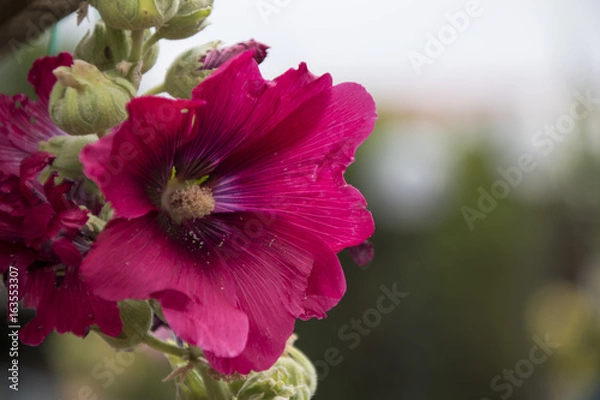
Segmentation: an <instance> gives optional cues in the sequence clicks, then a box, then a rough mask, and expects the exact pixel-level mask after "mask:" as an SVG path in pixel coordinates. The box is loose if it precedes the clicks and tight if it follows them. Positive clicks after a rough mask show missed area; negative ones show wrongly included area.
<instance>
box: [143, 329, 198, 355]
mask: <svg viewBox="0 0 600 400" xmlns="http://www.w3.org/2000/svg"><path fill="white" fill-rule="evenodd" d="M144 344H146V345H147V346H148V347H151V348H153V349H154V350H157V351H160V352H161V353H165V354H171V355H173V356H175V357H179V358H182V359H185V358H186V357H188V356H189V355H190V352H189V351H188V350H186V349H182V348H181V347H177V346H174V345H172V344H170V343H167V342H163V341H162V340H160V339H157V338H156V337H154V336H152V335H151V334H146V336H144Z"/></svg>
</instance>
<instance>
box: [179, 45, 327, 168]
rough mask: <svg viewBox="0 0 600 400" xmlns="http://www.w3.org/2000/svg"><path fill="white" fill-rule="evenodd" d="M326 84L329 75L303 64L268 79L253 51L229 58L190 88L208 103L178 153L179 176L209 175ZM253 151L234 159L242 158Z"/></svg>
mask: <svg viewBox="0 0 600 400" xmlns="http://www.w3.org/2000/svg"><path fill="white" fill-rule="evenodd" d="M330 86H331V77H330V76H329V75H325V76H323V77H321V78H316V77H315V76H314V75H312V74H311V73H310V72H308V70H307V69H306V66H305V65H304V64H303V65H301V66H300V68H299V69H298V70H290V71H288V72H286V73H285V74H284V75H282V76H280V77H279V78H277V79H276V80H274V81H272V82H268V81H265V80H264V78H263V77H262V76H261V74H260V71H259V69H258V64H257V63H256V61H255V60H254V59H253V58H252V52H246V53H243V54H241V55H240V56H238V57H235V58H233V59H231V60H229V61H228V62H226V63H225V64H224V65H223V66H222V67H220V68H218V69H217V70H216V72H214V73H213V74H212V75H211V76H210V77H209V78H207V79H206V80H205V81H203V82H202V84H200V85H199V86H198V87H197V88H196V89H194V92H193V94H192V96H193V98H194V99H201V100H206V102H207V104H206V106H205V107H203V108H201V109H200V110H199V111H198V112H197V115H196V132H195V133H194V136H193V140H192V141H191V142H190V143H189V144H188V145H187V146H186V147H185V148H183V149H181V151H180V152H179V153H178V155H177V164H178V165H179V166H180V170H181V174H182V176H184V177H185V178H186V179H192V178H199V177H201V176H203V175H206V174H209V173H211V172H212V170H213V169H214V168H215V167H216V166H217V165H219V163H220V162H221V161H222V160H224V159H226V158H227V157H228V156H230V155H231V153H233V152H235V151H236V150H238V149H239V148H240V147H241V146H242V145H243V144H244V143H246V142H248V141H251V140H254V141H256V139H258V138H259V137H260V136H262V135H263V134H265V133H267V132H269V130H270V129H271V128H273V127H274V126H275V125H277V124H278V123H279V122H281V121H282V120H283V119H285V118H286V117H287V116H288V115H290V114H291V113H292V112H293V111H294V110H295V108H296V107H297V106H298V105H299V104H302V102H304V101H306V100H308V99H309V98H310V97H312V96H314V95H316V94H318V93H319V92H321V91H322V90H324V89H325V88H327V87H330ZM224 93H226V95H224ZM261 154H263V153H261ZM253 155H254V154H252V153H244V154H238V156H236V157H237V159H239V160H240V161H243V160H245V159H247V158H248V157H250V158H251V157H253Z"/></svg>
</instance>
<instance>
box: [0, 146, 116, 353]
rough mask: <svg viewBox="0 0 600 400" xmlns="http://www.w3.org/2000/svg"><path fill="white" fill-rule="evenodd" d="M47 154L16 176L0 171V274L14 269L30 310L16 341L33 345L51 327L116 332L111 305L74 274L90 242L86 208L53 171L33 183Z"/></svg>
mask: <svg viewBox="0 0 600 400" xmlns="http://www.w3.org/2000/svg"><path fill="white" fill-rule="evenodd" d="M52 158H53V157H52V156H51V155H50V154H48V153H43V152H38V153H35V154H33V155H32V156H29V157H27V158H25V159H24V160H23V162H22V163H21V169H20V176H16V175H13V174H10V173H6V172H5V171H4V170H0V221H1V223H0V273H5V272H6V271H7V270H9V268H10V267H11V266H12V267H13V268H16V269H17V270H18V274H19V285H18V292H19V297H20V298H23V299H24V300H23V302H24V305H25V306H26V307H29V308H33V309H35V310H36V316H35V318H34V319H33V320H32V321H31V322H29V324H27V326H25V327H24V328H23V329H22V330H21V331H20V337H21V340H22V341H23V342H24V343H26V344H31V345H38V344H40V343H41V342H42V341H43V340H44V338H45V337H46V336H47V335H48V334H49V333H50V332H51V331H52V330H56V331H57V332H59V333H65V332H72V333H74V334H75V335H77V336H85V335H86V334H87V333H88V331H89V328H90V326H92V325H97V326H98V327H99V328H100V329H101V330H102V331H103V332H105V333H106V334H108V335H111V336H117V335H119V333H120V332H121V320H120V317H119V310H118V307H117V305H116V303H115V302H109V301H106V300H103V299H101V298H98V297H96V296H95V295H93V294H91V293H90V292H89V290H88V288H87V286H86V284H85V283H84V282H83V281H82V280H81V278H80V275H79V267H80V265H81V260H82V255H83V254H84V253H86V252H87V251H88V250H89V247H90V243H91V238H89V237H87V236H86V234H85V224H86V222H87V220H88V215H87V212H86V211H84V210H82V209H80V208H79V207H78V205H77V204H75V203H74V202H73V201H72V200H70V199H69V197H68V192H69V191H70V189H71V183H70V182H63V183H61V184H58V185H57V184H56V183H55V178H56V173H53V174H51V176H50V177H49V179H48V180H47V181H46V183H45V184H44V185H42V184H41V183H40V182H39V181H38V176H39V173H40V172H41V171H42V170H43V169H44V168H45V167H47V166H48V165H49V164H50V162H51V161H52Z"/></svg>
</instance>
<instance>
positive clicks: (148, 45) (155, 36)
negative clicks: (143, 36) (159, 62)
mask: <svg viewBox="0 0 600 400" xmlns="http://www.w3.org/2000/svg"><path fill="white" fill-rule="evenodd" d="M160 39H161V37H160V35H159V34H158V32H154V33H153V34H152V36H150V37H149V38H148V40H146V43H144V48H143V50H142V54H146V52H147V51H148V50H150V48H151V47H152V46H154V45H155V44H156V43H157V42H158V41H159V40H160Z"/></svg>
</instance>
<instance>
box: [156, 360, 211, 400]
mask: <svg viewBox="0 0 600 400" xmlns="http://www.w3.org/2000/svg"><path fill="white" fill-rule="evenodd" d="M165 356H166V357H167V359H168V360H169V363H170V364H171V368H173V370H174V371H177V370H181V369H185V372H183V374H184V378H183V379H182V380H181V382H180V384H179V397H180V398H181V399H182V400H210V398H209V397H208V394H207V392H206V386H205V385H204V382H203V381H202V377H200V374H199V373H198V371H196V369H194V368H188V367H189V361H185V360H182V359H181V358H178V357H175V356H172V355H170V354H165ZM175 379H176V380H177V378H175Z"/></svg>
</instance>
